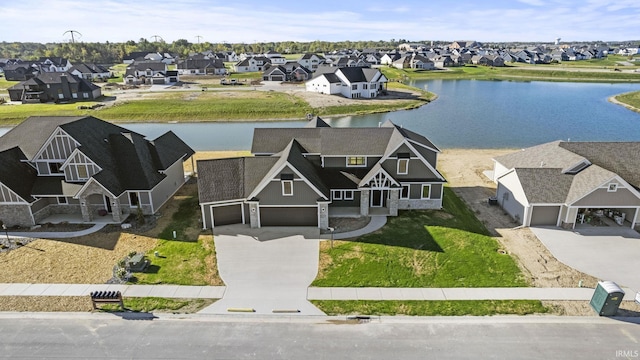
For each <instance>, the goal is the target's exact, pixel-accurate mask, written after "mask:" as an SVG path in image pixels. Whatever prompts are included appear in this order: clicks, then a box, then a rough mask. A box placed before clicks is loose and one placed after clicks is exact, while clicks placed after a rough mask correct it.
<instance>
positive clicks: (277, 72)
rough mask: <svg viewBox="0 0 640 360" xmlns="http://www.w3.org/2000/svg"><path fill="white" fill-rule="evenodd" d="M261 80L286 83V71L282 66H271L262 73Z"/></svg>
mask: <svg viewBox="0 0 640 360" xmlns="http://www.w3.org/2000/svg"><path fill="white" fill-rule="evenodd" d="M262 80H264V81H286V80H287V69H285V68H284V67H283V66H280V65H278V66H271V67H269V68H268V69H267V70H265V72H264V73H262Z"/></svg>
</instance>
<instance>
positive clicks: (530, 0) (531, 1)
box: [517, 0, 546, 6]
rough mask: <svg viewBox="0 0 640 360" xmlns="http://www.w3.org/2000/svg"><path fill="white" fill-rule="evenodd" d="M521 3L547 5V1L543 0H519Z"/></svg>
mask: <svg viewBox="0 0 640 360" xmlns="http://www.w3.org/2000/svg"><path fill="white" fill-rule="evenodd" d="M517 1H518V2H519V3H523V4H525V5H531V6H545V5H546V3H545V2H544V1H542V0H517Z"/></svg>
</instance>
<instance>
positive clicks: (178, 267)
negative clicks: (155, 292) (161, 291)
mask: <svg viewBox="0 0 640 360" xmlns="http://www.w3.org/2000/svg"><path fill="white" fill-rule="evenodd" d="M190 189H191V190H188V191H189V193H188V194H187V195H186V196H183V199H182V200H180V203H179V205H178V209H177V211H175V212H174V213H173V215H172V217H171V222H170V223H169V224H168V225H167V226H165V227H164V229H162V231H161V232H160V234H159V235H158V236H157V237H158V238H159V239H160V240H159V242H158V245H157V246H156V247H155V248H154V249H152V250H150V251H149V252H148V253H147V254H146V255H147V258H148V259H149V260H151V264H150V265H149V266H148V267H147V269H145V271H144V272H143V273H134V276H135V280H134V281H132V282H134V283H137V284H176V285H221V284H222V280H221V279H220V277H219V275H218V269H217V266H216V261H215V258H216V254H215V246H214V243H213V236H212V235H202V234H200V226H199V224H198V219H199V215H198V214H199V210H200V207H199V206H198V195H197V188H196V187H195V185H191V187H190ZM174 201H175V200H174ZM174 231H175V232H176V237H175V238H174V237H173V232H174ZM156 251H157V252H158V253H159V257H156V256H155V252H156Z"/></svg>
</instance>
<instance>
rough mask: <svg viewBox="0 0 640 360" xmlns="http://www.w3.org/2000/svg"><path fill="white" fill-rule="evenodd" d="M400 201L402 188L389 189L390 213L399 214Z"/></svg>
mask: <svg viewBox="0 0 640 360" xmlns="http://www.w3.org/2000/svg"><path fill="white" fill-rule="evenodd" d="M399 202H400V189H391V190H389V215H390V216H398V203H399Z"/></svg>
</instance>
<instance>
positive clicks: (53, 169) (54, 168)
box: [49, 162, 62, 174]
mask: <svg viewBox="0 0 640 360" xmlns="http://www.w3.org/2000/svg"><path fill="white" fill-rule="evenodd" d="M61 166H62V164H61V163H56V162H50V163H49V173H50V174H61V173H62V171H61V170H60V167H61Z"/></svg>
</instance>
